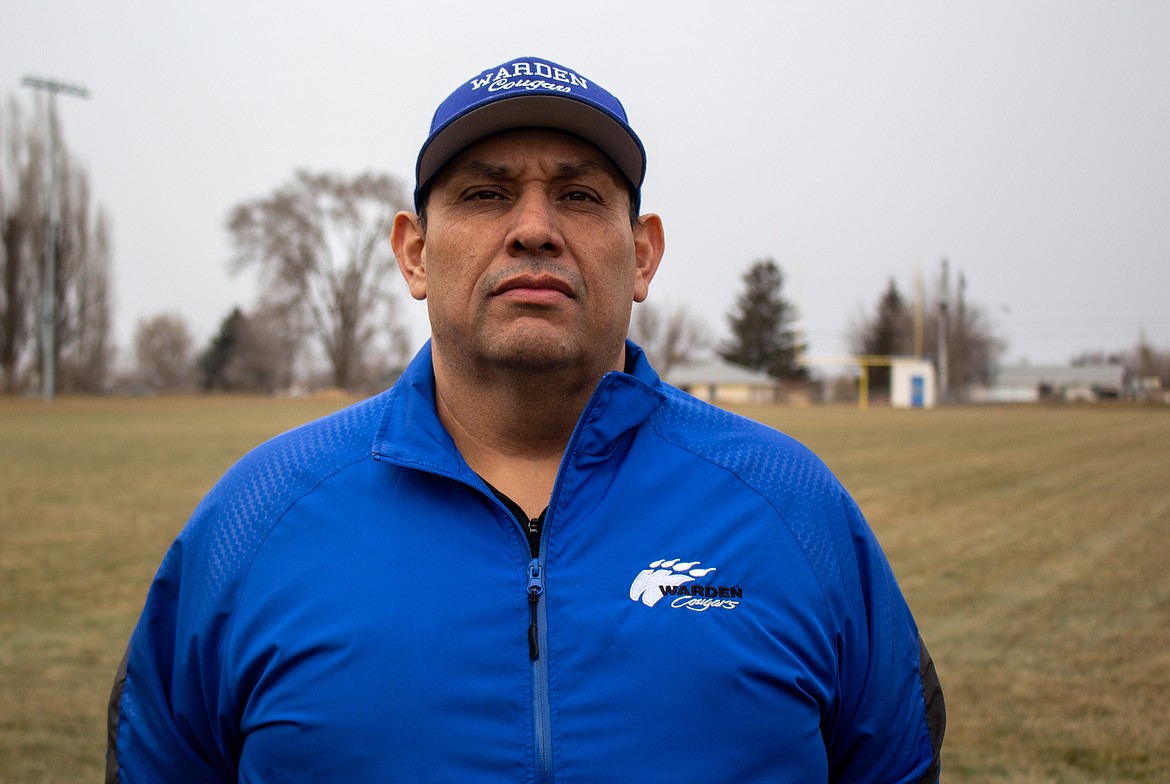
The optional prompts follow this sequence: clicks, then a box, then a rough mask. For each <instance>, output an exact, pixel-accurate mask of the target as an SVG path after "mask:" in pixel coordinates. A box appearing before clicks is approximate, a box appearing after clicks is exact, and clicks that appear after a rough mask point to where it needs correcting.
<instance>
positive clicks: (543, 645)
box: [516, 373, 611, 784]
mask: <svg viewBox="0 0 1170 784" xmlns="http://www.w3.org/2000/svg"><path fill="white" fill-rule="evenodd" d="M610 375H611V374H610V373H606V374H605V375H604V376H602V378H601V380H600V381H599V382H598V383H597V386H596V387H595V388H594V390H593V394H592V395H591V396H590V398H589V402H588V403H586V404H585V408H583V409H581V415H580V416H579V417H578V418H577V423H576V424H575V425H573V433H572V435H570V436H569V442H568V443H567V444H566V445H565V452H564V455H563V456H562V457H561V465H560V468H558V469H557V478H556V481H555V482H554V483H553V489H552V493H551V495H550V496H549V499H548V511H547V512H545V515H544V525H543V526H542V527H541V529H540V546H539V547H538V548H537V554H536V557H535V558H533V559H532V560H531V561H530V562H529V564H528V607H529V626H528V646H529V647H528V654H529V657H530V660H531V661H532V715H533V724H534V727H533V732H534V738H535V741H536V771H535V774H536V784H552V782H553V770H552V719H551V715H550V709H549V699H548V655H547V654H548V602H547V601H543V602H542V601H540V599H541V597H543V596H544V592H545V591H544V588H545V586H544V577H545V574H544V565H545V561H546V559H547V548H548V532H549V529H550V528H552V522H553V510H554V509H556V506H557V501H558V498H559V496H560V491H561V479H562V477H563V476H564V474H565V467H566V465H567V464H568V461H569V458H570V456H571V455H572V454H573V450H574V449H576V447H577V440H578V438H579V437H580V433H581V423H582V422H584V421H585V419H586V417H587V415H588V414H589V412H590V411H591V410H592V408H593V406H594V405H595V404H596V402H597V398H598V396H599V395H600V393H601V390H602V388H603V387H605V386H606V381H607V380H608V378H609V376H610ZM516 528H517V530H518V531H519V532H520V538H521V540H522V542H523V545H524V547H525V548H526V551H528V552H531V548H529V547H528V536H527V535H526V532H525V531H524V529H523V527H522V526H521V525H520V521H519V520H517V521H516ZM542 652H543V653H542Z"/></svg>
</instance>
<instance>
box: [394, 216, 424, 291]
mask: <svg viewBox="0 0 1170 784" xmlns="http://www.w3.org/2000/svg"><path fill="white" fill-rule="evenodd" d="M390 246H391V247H392V248H393V249H394V258H396V259H398V269H399V270H400V271H401V272H402V277H403V278H405V279H406V285H407V287H408V288H409V289H410V296H412V297H414V298H415V299H419V300H422V299H426V298H427V265H426V252H425V251H426V233H425V232H423V228H422V221H420V220H419V217H418V216H417V215H415V214H414V213H413V212H400V213H398V214H397V215H395V216H394V226H393V228H391V229H390Z"/></svg>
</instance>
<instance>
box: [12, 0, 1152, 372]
mask: <svg viewBox="0 0 1170 784" xmlns="http://www.w3.org/2000/svg"><path fill="white" fill-rule="evenodd" d="M408 5H409V7H404V6H408ZM721 5H722V6H723V7H724V8H725V9H726V10H716V5H715V4H714V3H711V2H702V3H700V2H680V0H671V1H669V2H634V1H632V0H623V1H622V2H605V1H604V0H600V1H599V0H593V1H592V2H589V3H524V2H511V3H492V2H483V1H482V0H481V1H480V2H441V1H439V0H430V1H429V2H418V3H411V4H405V3H391V2H350V1H345V0H342V1H340V2H339V1H337V0H334V1H332V2H328V3H324V2H321V3H307V2H290V1H289V0H282V1H281V2H276V1H274V0H270V1H266V2H243V1H242V0H233V1H232V2H221V1H220V0H203V1H202V2H199V3H185V4H179V3H164V2H158V1H157V0H152V1H149V2H148V1H146V0H111V1H110V2H101V3H95V2H82V1H81V0H78V1H76V2H65V1H64V0H5V2H4V4H3V9H2V10H0V86H2V88H3V89H2V90H0V94H3V95H4V96H5V97H6V96H7V95H18V96H19V97H20V98H21V99H22V100H24V101H25V102H26V103H27V102H28V101H29V100H30V99H31V97H32V96H31V92H30V91H29V90H28V89H25V88H22V87H20V81H21V78H22V77H24V76H25V75H29V74H35V75H47V76H51V77H55V78H59V79H63V80H66V81H73V82H78V83H82V84H84V85H85V86H86V87H88V88H89V90H90V92H91V98H90V99H89V100H79V99H76V98H69V97H62V98H60V99H59V104H58V105H59V112H60V117H61V120H62V123H63V126H64V132H65V136H66V141H67V144H68V145H69V147H70V149H71V150H73V151H74V153H75V154H76V155H77V156H78V157H79V158H80V159H81V160H82V161H83V162H84V163H85V164H86V165H87V167H88V169H89V172H90V176H91V181H92V185H93V190H94V193H95V196H96V198H97V199H98V200H99V201H100V202H101V203H102V204H103V205H104V206H105V208H106V209H107V210H108V212H109V213H110V216H111V219H112V224H113V233H114V246H115V247H114V259H115V262H114V263H115V269H114V274H115V277H116V307H117V326H116V336H117V340H118V342H119V344H120V345H121V346H122V347H126V346H128V345H129V344H130V341H131V336H132V334H133V330H134V326H135V324H136V323H137V321H138V320H139V319H140V318H142V317H143V316H148V315H153V314H156V313H159V312H163V311H177V312H179V313H181V314H182V315H183V316H185V317H186V318H187V319H188V321H189V322H190V324H191V326H192V328H193V330H194V332H195V333H196V337H197V339H198V341H199V343H200V345H202V344H203V343H205V342H206V340H207V339H208V338H209V337H210V336H211V335H212V333H213V332H214V330H215V329H216V327H217V326H218V324H219V322H220V321H221V320H222V318H223V317H224V316H225V315H226V314H227V312H228V311H229V310H230V309H231V307H232V306H233V305H237V304H238V305H241V306H244V307H245V308H246V307H248V306H249V305H250V304H251V302H252V300H253V298H254V293H255V283H254V281H253V280H252V279H251V278H250V277H233V276H232V275H231V274H230V272H229V269H228V260H229V258H230V256H231V246H230V243H229V237H228V234H227V231H226V229H225V225H224V221H225V217H226V215H227V213H228V210H229V209H230V208H231V207H232V206H233V205H234V204H236V203H238V202H240V201H242V200H245V199H250V198H256V197H259V196H263V195H266V194H268V193H269V192H270V191H272V190H273V189H274V188H276V187H277V186H279V185H281V184H282V183H284V182H285V181H287V180H288V179H289V178H290V177H291V175H292V173H293V171H294V170H296V169H298V168H307V169H310V170H330V171H337V172H341V173H345V174H356V173H358V172H361V171H364V170H367V169H370V170H376V171H384V172H390V173H393V174H396V175H398V176H400V177H402V178H403V180H404V181H406V182H407V183H408V184H409V183H410V181H411V180H412V178H413V171H414V168H413V167H414V159H415V156H416V154H417V151H418V148H419V145H420V144H421V143H422V141H423V139H424V137H425V135H426V129H427V125H428V123H429V121H430V117H431V114H432V113H433V111H434V108H435V106H436V105H437V104H438V103H439V102H440V101H441V100H442V99H443V98H445V97H446V95H447V94H448V93H449V92H451V91H452V90H453V89H454V88H455V87H456V86H457V85H458V84H459V83H460V82H461V81H463V80H465V79H468V78H470V77H471V76H473V75H475V74H477V73H479V72H482V71H483V70H486V69H487V68H489V67H491V66H493V65H497V64H499V63H501V62H503V61H506V60H509V59H512V58H514V57H518V56H521V55H536V56H540V57H545V58H548V59H551V60H553V61H556V62H560V63H563V64H564V65H567V66H569V67H571V68H573V69H575V70H577V71H578V72H580V73H581V74H582V75H583V76H585V77H586V78H591V79H592V80H594V81H596V82H598V83H600V84H601V85H603V86H604V87H606V88H607V89H609V90H610V91H612V92H614V93H615V94H616V95H617V96H618V97H619V98H620V99H621V100H622V102H623V103H624V104H625V106H626V110H627V112H628V114H629V116H630V121H631V124H632V125H633V127H634V128H635V130H636V131H637V132H638V133H639V135H640V136H641V137H642V140H643V141H644V142H645V144H646V147H647V150H648V155H649V170H648V175H647V181H646V185H645V188H644V191H643V205H644V207H645V209H646V210H648V211H653V212H658V213H659V214H661V215H662V216H663V218H664V221H665V223H666V231H667V253H666V258H665V260H664V262H663V266H662V268H661V269H660V271H659V274H658V277H657V278H656V280H655V282H654V284H653V286H652V288H651V299H652V301H656V302H658V303H660V304H662V305H665V306H668V307H671V308H673V307H678V306H684V305H685V306H686V307H688V308H689V309H691V310H692V311H694V312H695V313H696V314H698V315H700V316H701V317H702V318H703V319H704V321H705V322H706V323H707V325H708V327H709V328H710V329H711V331H712V334H713V335H715V336H716V337H722V336H724V335H726V318H725V314H726V312H727V311H728V309H729V308H730V306H731V305H732V303H733V301H734V299H735V296H736V294H737V293H738V292H739V290H740V289H741V285H742V282H741V275H742V274H743V273H744V271H745V270H746V269H747V267H748V266H749V265H750V264H751V262H752V261H753V260H756V259H759V258H763V257H772V258H774V259H775V260H776V261H777V262H778V263H779V265H780V266H781V268H782V269H783V270H784V272H785V273H786V274H787V275H788V276H789V281H788V284H787V285H786V294H787V296H788V297H789V298H791V299H793V300H795V301H796V302H798V303H799V306H800V308H801V310H802V312H803V316H804V318H803V322H802V326H803V328H804V330H805V332H806V335H807V338H808V340H809V343H810V353H811V354H814V355H821V356H825V355H834V354H840V353H842V352H844V351H845V350H846V343H845V335H846V332H847V328H848V325H849V322H850V319H851V318H855V317H856V314H857V313H858V312H859V310H860V309H861V308H866V309H870V310H871V309H872V308H873V305H874V303H875V302H876V300H877V298H878V296H879V295H880V293H881V291H882V290H883V288H884V287H885V285H886V282H887V281H888V280H889V279H890V278H891V277H893V278H894V279H895V280H896V281H897V283H898V286H899V288H900V289H901V290H902V291H903V293H904V294H907V295H909V294H911V293H912V291H913V288H914V280H915V276H916V274H918V273H919V272H920V273H921V275H922V277H923V279H924V280H926V281H927V282H928V283H933V282H934V281H935V280H936V279H937V276H938V270H939V265H940V260H941V259H942V258H944V257H945V258H947V259H949V260H950V265H951V269H952V276H954V274H955V273H957V272H958V271H961V272H963V273H964V275H965V277H966V280H967V299H968V301H969V302H972V303H976V304H978V305H981V306H983V307H984V308H986V310H987V311H988V315H989V316H990V317H991V320H992V323H993V325H994V328H995V330H996V331H997V333H998V334H999V335H1001V336H1002V337H1003V338H1004V339H1006V340H1007V342H1008V350H1007V352H1006V354H1005V356H1004V359H1005V361H1018V360H1027V361H1030V362H1032V363H1033V364H1039V363H1064V362H1067V361H1068V360H1069V359H1070V358H1071V357H1073V356H1074V355H1076V354H1078V353H1080V352H1081V351H1083V350H1118V349H1126V348H1130V347H1132V346H1133V345H1134V343H1135V342H1136V340H1137V337H1138V335H1139V332H1140V331H1141V330H1143V329H1144V330H1145V332H1146V334H1147V336H1148V337H1149V339H1150V340H1151V342H1153V343H1154V344H1155V345H1156V346H1158V347H1160V348H1163V349H1170V45H1168V44H1167V42H1168V41H1170V3H1168V2H1163V1H1162V0H1149V1H1148V2H1132V1H1126V0H1110V1H1109V2H1104V1H1102V2H1087V0H1054V1H1052V2H1027V1H1025V0H1009V1H1007V2H990V1H988V0H978V1H974V0H972V1H961V2H937V1H936V0H930V1H927V0H923V1H921V2H885V3H876V2H875V3H853V2H851V3H845V2H827V1H822V0H817V1H816V2H811V1H810V2H795V3H789V2H757V3H731V2H729V3H724V4H721ZM953 284H954V277H952V285H953ZM398 291H399V292H400V297H401V301H402V306H403V308H404V309H405V311H406V313H407V323H408V325H409V328H410V330H411V333H412V337H413V342H414V343H416V344H417V343H421V342H422V341H423V340H425V339H426V337H427V336H428V334H429V330H428V328H427V325H426V315H425V306H424V305H423V304H420V303H416V302H414V301H413V300H411V299H409V297H408V296H407V294H406V288H405V284H400V285H399V289H398Z"/></svg>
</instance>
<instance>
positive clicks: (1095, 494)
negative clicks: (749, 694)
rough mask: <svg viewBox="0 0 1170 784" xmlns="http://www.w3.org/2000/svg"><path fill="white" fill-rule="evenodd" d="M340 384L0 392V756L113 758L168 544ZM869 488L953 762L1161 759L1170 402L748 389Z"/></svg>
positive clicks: (1055, 775)
mask: <svg viewBox="0 0 1170 784" xmlns="http://www.w3.org/2000/svg"><path fill="white" fill-rule="evenodd" d="M342 402H343V401H338V400H297V401H293V400H270V399H260V398H206V399H173V400H172V399H148V400H108V399H100V400H99V399H68V398H63V399H58V400H56V401H54V402H53V403H52V404H51V405H45V404H44V403H42V402H40V401H16V400H0V771H4V773H3V774H0V778H2V779H3V780H5V781H19V782H74V781H81V780H91V781H92V780H99V779H100V777H101V770H102V767H103V755H104V749H105V736H104V732H105V705H106V698H107V695H108V692H109V687H110V683H111V681H112V678H113V673H114V670H115V669H116V667H117V663H118V660H119V658H120V657H121V654H122V649H123V647H124V645H125V641H126V638H127V636H128V635H129V633H130V630H131V628H132V626H133V624H134V621H135V619H136V617H137V614H138V612H139V610H140V609H141V605H142V601H143V599H144V596H145V592H146V589H147V586H148V585H149V583H150V579H151V577H152V576H153V574H154V570H155V568H156V567H157V565H158V562H159V561H160V560H161V558H162V555H163V552H164V551H165V549H166V547H167V546H168V544H169V543H170V541H171V539H172V538H173V537H174V536H175V534H176V533H177V532H178V530H179V529H180V528H181V527H182V525H183V523H184V522H185V520H186V518H187V516H188V514H189V513H190V511H191V509H192V508H193V507H194V505H195V504H196V503H197V502H198V500H199V498H200V497H201V496H202V495H203V493H204V492H205V491H206V490H207V489H208V488H209V487H210V485H211V484H212V483H213V482H214V481H215V479H216V478H217V477H218V476H219V474H220V473H222V472H223V470H224V469H226V468H227V467H228V466H229V465H230V464H231V463H232V462H233V461H234V460H235V459H236V458H238V457H239V456H240V455H241V454H242V453H243V452H244V451H246V450H247V449H248V448H250V447H252V446H254V445H255V444H257V443H259V442H260V441H262V440H264V439H265V438H267V437H269V436H271V435H273V434H275V433H277V432H280V431H282V430H284V429H287V428H288V427H291V426H293V425H295V424H298V423H300V422H303V421H306V420H308V419H311V418H314V417H316V416H319V415H321V414H324V413H326V412H328V411H330V410H332V409H334V408H337V407H338V406H340V405H341V404H342ZM746 413H749V414H750V415H751V416H754V417H756V418H759V419H762V420H764V421H766V422H768V423H769V424H772V425H774V426H776V427H779V428H780V429H782V430H785V431H786V432H789V433H791V434H792V435H794V436H796V437H797V438H799V439H801V440H803V441H804V442H805V443H807V444H809V445H810V446H811V447H813V449H814V450H815V451H817V452H818V453H819V454H820V455H821V456H822V457H823V458H824V459H825V461H826V462H827V463H828V464H829V465H830V466H831V467H832V468H833V469H834V470H835V471H836V472H837V474H838V475H839V476H840V477H841V478H842V480H843V481H844V482H845V484H846V486H847V487H849V488H850V490H851V491H852V492H853V493H854V495H855V496H856V497H857V499H858V501H859V502H860V504H861V506H862V509H864V510H865V512H866V515H867V517H868V518H869V520H870V523H871V524H872V525H873V527H874V529H875V530H876V531H877V534H878V537H879V538H880V539H881V540H882V543H883V545H884V546H885V548H886V551H887V553H888V555H889V556H890V560H891V562H892V563H893V564H894V568H895V571H896V572H897V574H898V576H899V580H900V582H901V584H902V586H903V589H904V590H905V592H906V595H907V597H908V599H909V601H910V604H911V606H912V607H913V609H914V611H915V615H916V617H917V618H918V620H919V623H920V625H921V627H922V630H923V634H924V636H925V637H926V640H927V643H928V645H929V646H930V648H931V651H932V653H933V654H934V657H935V660H936V663H937V665H938V669H939V674H940V677H941V678H942V680H943V686H944V689H945V691H946V696H947V704H948V711H949V726H948V733H947V743H946V746H945V749H944V774H945V775H944V778H945V780H946V781H948V782H1000V781H1003V782H1008V781H1011V782H1070V783H1077V782H1101V781H1110V782H1163V781H1170V713H1168V709H1167V705H1170V410H1165V409H1155V408H1144V407H1129V406H1102V407H1090V406H1085V407H1062V408H1047V407H1019V408H1014V407H1007V408H957V409H939V410H935V411H915V412H907V411H891V410H888V409H873V410H870V411H869V412H867V413H861V412H858V411H855V410H852V409H844V408H813V409H779V408H754V409H750V410H748V411H747V412H746Z"/></svg>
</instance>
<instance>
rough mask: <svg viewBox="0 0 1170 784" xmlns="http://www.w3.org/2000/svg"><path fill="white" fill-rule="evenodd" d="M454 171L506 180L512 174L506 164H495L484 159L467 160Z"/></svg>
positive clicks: (465, 174) (490, 178)
mask: <svg viewBox="0 0 1170 784" xmlns="http://www.w3.org/2000/svg"><path fill="white" fill-rule="evenodd" d="M456 173H457V174H462V175H464V176H471V177H477V178H478V177H482V178H484V179H488V180H506V179H508V178H509V177H511V176H512V172H511V170H510V169H509V168H508V167H507V166H497V165H496V164H492V163H487V162H485V161H467V162H466V163H464V164H463V165H461V166H460V167H459V168H458V169H456Z"/></svg>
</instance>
